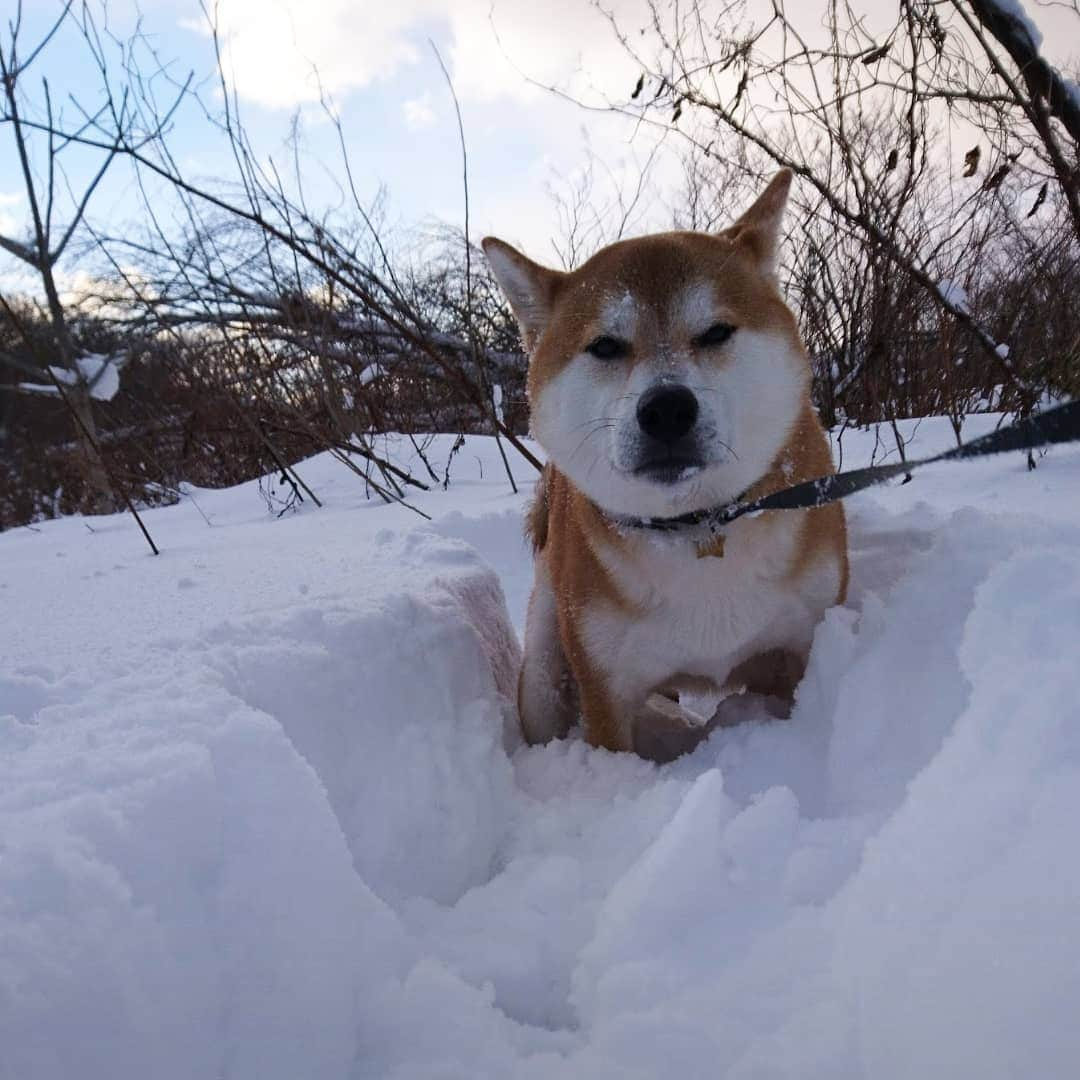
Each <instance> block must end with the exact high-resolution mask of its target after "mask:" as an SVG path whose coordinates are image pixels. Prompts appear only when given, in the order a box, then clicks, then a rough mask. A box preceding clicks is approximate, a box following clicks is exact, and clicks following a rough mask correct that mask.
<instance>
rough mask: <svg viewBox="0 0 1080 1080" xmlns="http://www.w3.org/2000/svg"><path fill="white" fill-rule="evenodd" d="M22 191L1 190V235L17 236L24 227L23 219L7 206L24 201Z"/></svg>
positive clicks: (16, 204)
mask: <svg viewBox="0 0 1080 1080" xmlns="http://www.w3.org/2000/svg"><path fill="white" fill-rule="evenodd" d="M22 198H23V197H22V192H19V191H11V192H8V191H0V235H3V236H15V235H16V234H17V233H18V232H19V231H20V230H21V228H22V221H21V220H20V219H19V218H18V217H17V216H16V215H15V214H12V213H10V212H9V211H8V210H7V209H6V208H7V207H13V206H18V205H19V203H21V202H22Z"/></svg>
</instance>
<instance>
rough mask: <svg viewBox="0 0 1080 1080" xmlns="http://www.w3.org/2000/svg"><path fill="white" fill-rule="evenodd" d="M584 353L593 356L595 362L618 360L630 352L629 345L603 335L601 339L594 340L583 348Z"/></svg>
mask: <svg viewBox="0 0 1080 1080" xmlns="http://www.w3.org/2000/svg"><path fill="white" fill-rule="evenodd" d="M585 351H586V352H587V353H588V354H589V355H590V356H595V357H596V358H597V360H618V359H619V358H620V357H623V356H627V355H628V354H629V352H630V345H629V343H628V342H625V341H620V340H619V339H618V338H613V337H608V336H607V335H606V334H604V335H603V336H601V337H598V338H594V339H593V340H592V341H590V342H589V344H588V345H586V346H585Z"/></svg>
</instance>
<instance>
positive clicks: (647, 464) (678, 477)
mask: <svg viewBox="0 0 1080 1080" xmlns="http://www.w3.org/2000/svg"><path fill="white" fill-rule="evenodd" d="M704 468H705V462H704V461H703V460H702V459H701V458H700V457H697V456H696V455H695V456H687V455H680V456H675V455H668V456H665V457H654V458H649V459H648V460H647V461H642V462H639V463H638V464H637V465H635V466H634V475H635V476H637V477H640V478H641V479H642V480H649V481H651V482H652V483H654V484H678V483H681V482H682V481H683V480H689V479H690V478H691V477H693V476H695V475H696V474H697V473H699V472H701V470H702V469H704Z"/></svg>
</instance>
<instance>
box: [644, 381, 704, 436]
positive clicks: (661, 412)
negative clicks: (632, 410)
mask: <svg viewBox="0 0 1080 1080" xmlns="http://www.w3.org/2000/svg"><path fill="white" fill-rule="evenodd" d="M697 415H698V403H697V398H696V397H694V395H693V392H692V391H690V390H688V389H687V388H686V387H685V386H654V387H653V388H652V389H651V390H646V391H645V393H644V394H642V395H641V398H640V400H639V401H638V407H637V419H638V423H639V424H640V425H641V430H642V431H644V432H645V434H646V435H648V436H650V437H651V438H654V439H656V440H657V441H658V442H662V443H667V444H668V445H669V446H670V445H671V444H672V443H676V442H678V441H679V439H681V438H682V437H683V436H684V435H685V434H686V433H687V432H688V431H689V430H690V429H691V428H692V427H693V426H694V424H695V423H696V422H697Z"/></svg>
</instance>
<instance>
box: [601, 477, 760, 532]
mask: <svg viewBox="0 0 1080 1080" xmlns="http://www.w3.org/2000/svg"><path fill="white" fill-rule="evenodd" d="M751 490H752V488H747V489H746V490H745V491H743V492H741V493H740V494H739V495H736V496H735V498H734V499H732V500H731V502H726V503H720V504H719V505H718V506H711V507H706V508H705V509H704V510H691V511H689V512H688V513H685V514H678V515H677V516H675V517H623V516H622V515H618V514H608V513H606V512H605V517H608V518H610V520H611V521H613V522H615V524H616V525H620V526H622V527H624V528H630V529H652V530H653V531H655V532H678V531H679V530H680V529H696V528H699V527H701V526H704V527H705V529H706V531H708V532H709V533H710V534H712V535H713V536H716V535H718V534H719V533H720V530H721V529H722V528H723V527H724V526H725V525H727V524H728V523H729V522H731V521H734V520H735V518H737V517H740V516H741V515H742V514H743V513H745V511H744V510H743V507H745V506H748V505H749V504H748V503H747V502H746V501H745V500H746V497H747V495H748V494H749V493H750V491H751Z"/></svg>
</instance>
